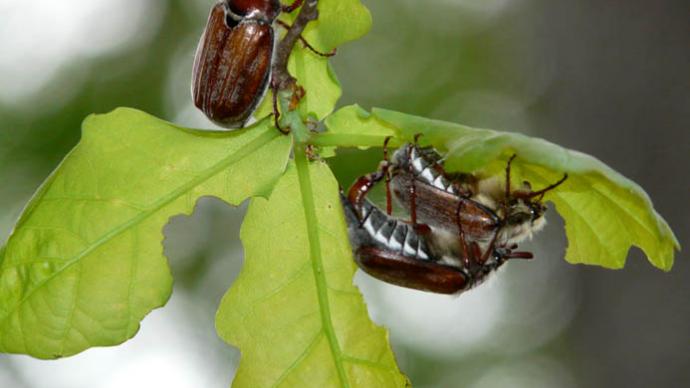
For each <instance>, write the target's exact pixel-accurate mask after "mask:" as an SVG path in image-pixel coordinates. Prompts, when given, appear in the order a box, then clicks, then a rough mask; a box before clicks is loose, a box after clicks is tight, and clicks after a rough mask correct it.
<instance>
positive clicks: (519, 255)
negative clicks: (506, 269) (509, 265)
mask: <svg viewBox="0 0 690 388" xmlns="http://www.w3.org/2000/svg"><path fill="white" fill-rule="evenodd" d="M504 258H505V259H506V260H509V259H521V260H530V259H533V258H534V255H533V254H532V252H510V253H508V254H507V255H505V256H504Z"/></svg>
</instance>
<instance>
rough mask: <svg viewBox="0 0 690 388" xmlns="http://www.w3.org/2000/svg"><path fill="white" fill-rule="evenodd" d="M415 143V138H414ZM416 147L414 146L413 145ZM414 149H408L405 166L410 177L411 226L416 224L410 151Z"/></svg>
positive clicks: (415, 188) (415, 196)
mask: <svg viewBox="0 0 690 388" xmlns="http://www.w3.org/2000/svg"><path fill="white" fill-rule="evenodd" d="M415 141H416V137H415ZM415 147H416V145H415ZM413 149H414V148H413V147H410V148H409V149H408V150H407V160H409V163H408V164H407V169H408V171H409V176H410V188H409V189H408V190H409V193H410V223H411V224H412V225H416V224H417V187H416V184H415V180H416V178H415V174H414V167H413V166H412V150H413Z"/></svg>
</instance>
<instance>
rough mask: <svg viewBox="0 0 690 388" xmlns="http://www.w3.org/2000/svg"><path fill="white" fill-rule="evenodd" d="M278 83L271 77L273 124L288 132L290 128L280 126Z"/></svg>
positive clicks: (284, 132) (285, 133)
mask: <svg viewBox="0 0 690 388" xmlns="http://www.w3.org/2000/svg"><path fill="white" fill-rule="evenodd" d="M278 89H279V88H278V85H277V84H276V82H275V80H274V79H271V99H272V101H273V125H274V126H275V127H276V128H277V129H278V130H279V131H280V132H281V133H282V134H283V135H287V134H289V133H290V129H289V128H288V129H285V128H282V127H281V126H280V110H278Z"/></svg>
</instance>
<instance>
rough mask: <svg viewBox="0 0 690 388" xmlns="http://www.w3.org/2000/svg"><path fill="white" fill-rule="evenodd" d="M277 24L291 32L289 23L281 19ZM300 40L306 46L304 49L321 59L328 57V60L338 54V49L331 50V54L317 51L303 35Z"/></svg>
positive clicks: (277, 20)
mask: <svg viewBox="0 0 690 388" xmlns="http://www.w3.org/2000/svg"><path fill="white" fill-rule="evenodd" d="M276 24H278V25H279V26H281V27H283V28H285V29H286V30H289V29H290V25H289V24H287V23H285V22H284V21H282V20H280V19H276ZM298 39H299V41H300V42H302V44H303V45H304V47H306V48H307V49H308V50H309V51H311V52H313V53H314V54H316V55H318V56H320V57H327V58H328V57H332V56H334V55H335V54H336V53H337V52H338V50H337V49H333V50H331V51H329V52H327V53H324V52H321V51H319V50H317V49H316V48H314V46H312V45H311V44H309V42H307V40H306V39H304V37H303V36H302V35H300V36H299V37H298Z"/></svg>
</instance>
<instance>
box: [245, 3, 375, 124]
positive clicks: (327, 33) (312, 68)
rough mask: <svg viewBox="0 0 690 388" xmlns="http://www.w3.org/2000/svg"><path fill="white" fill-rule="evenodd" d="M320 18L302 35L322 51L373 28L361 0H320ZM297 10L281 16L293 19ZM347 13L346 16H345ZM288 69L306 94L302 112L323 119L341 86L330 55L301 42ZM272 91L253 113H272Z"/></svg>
mask: <svg viewBox="0 0 690 388" xmlns="http://www.w3.org/2000/svg"><path fill="white" fill-rule="evenodd" d="M318 9H319V18H318V19H317V20H315V21H312V22H310V23H309V24H308V25H307V27H306V29H305V30H304V34H303V37H304V39H305V40H306V41H307V42H309V44H310V45H312V46H313V47H314V48H315V49H316V50H318V51H319V52H322V53H327V52H330V51H331V50H333V49H335V48H337V47H340V46H341V45H343V44H345V43H347V42H350V41H353V40H356V39H359V38H360V37H362V36H364V35H365V34H366V33H367V32H369V30H370V29H371V23H372V20H371V14H370V13H369V10H368V9H367V8H366V7H365V6H363V5H362V4H361V2H360V1H359V0H320V1H319V4H318ZM297 13H298V11H295V12H293V13H292V14H283V15H282V16H281V20H283V21H285V22H286V23H288V24H289V23H292V20H293V19H294V18H295V17H296V15H297ZM343 15H347V17H343ZM288 70H289V71H290V74H292V75H293V76H294V77H295V78H297V83H298V84H299V85H300V86H302V87H303V88H304V89H305V90H306V92H307V94H306V96H305V97H304V98H303V99H302V101H301V103H300V108H299V110H300V114H301V115H302V117H303V118H305V119H306V118H307V117H309V116H311V117H314V118H316V119H317V120H322V119H324V118H325V117H326V116H328V115H329V114H330V113H331V112H333V109H335V104H336V103H337V102H338V99H340V96H341V94H342V90H341V88H340V83H339V82H338V79H337V77H336V75H335V73H334V72H333V69H332V67H331V65H330V63H329V61H328V58H325V57H322V56H319V55H317V54H315V53H313V52H312V51H311V50H309V49H307V48H306V47H304V45H303V44H302V43H301V42H298V43H297V44H296V46H295V48H294V49H293V51H292V55H291V56H290V61H289V63H288ZM270 95H271V92H269V93H267V97H266V98H264V100H263V101H262V103H261V106H260V107H259V108H258V109H257V111H256V113H255V114H254V117H265V116H266V115H268V114H270V113H272V109H273V107H272V103H271V96H270Z"/></svg>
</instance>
